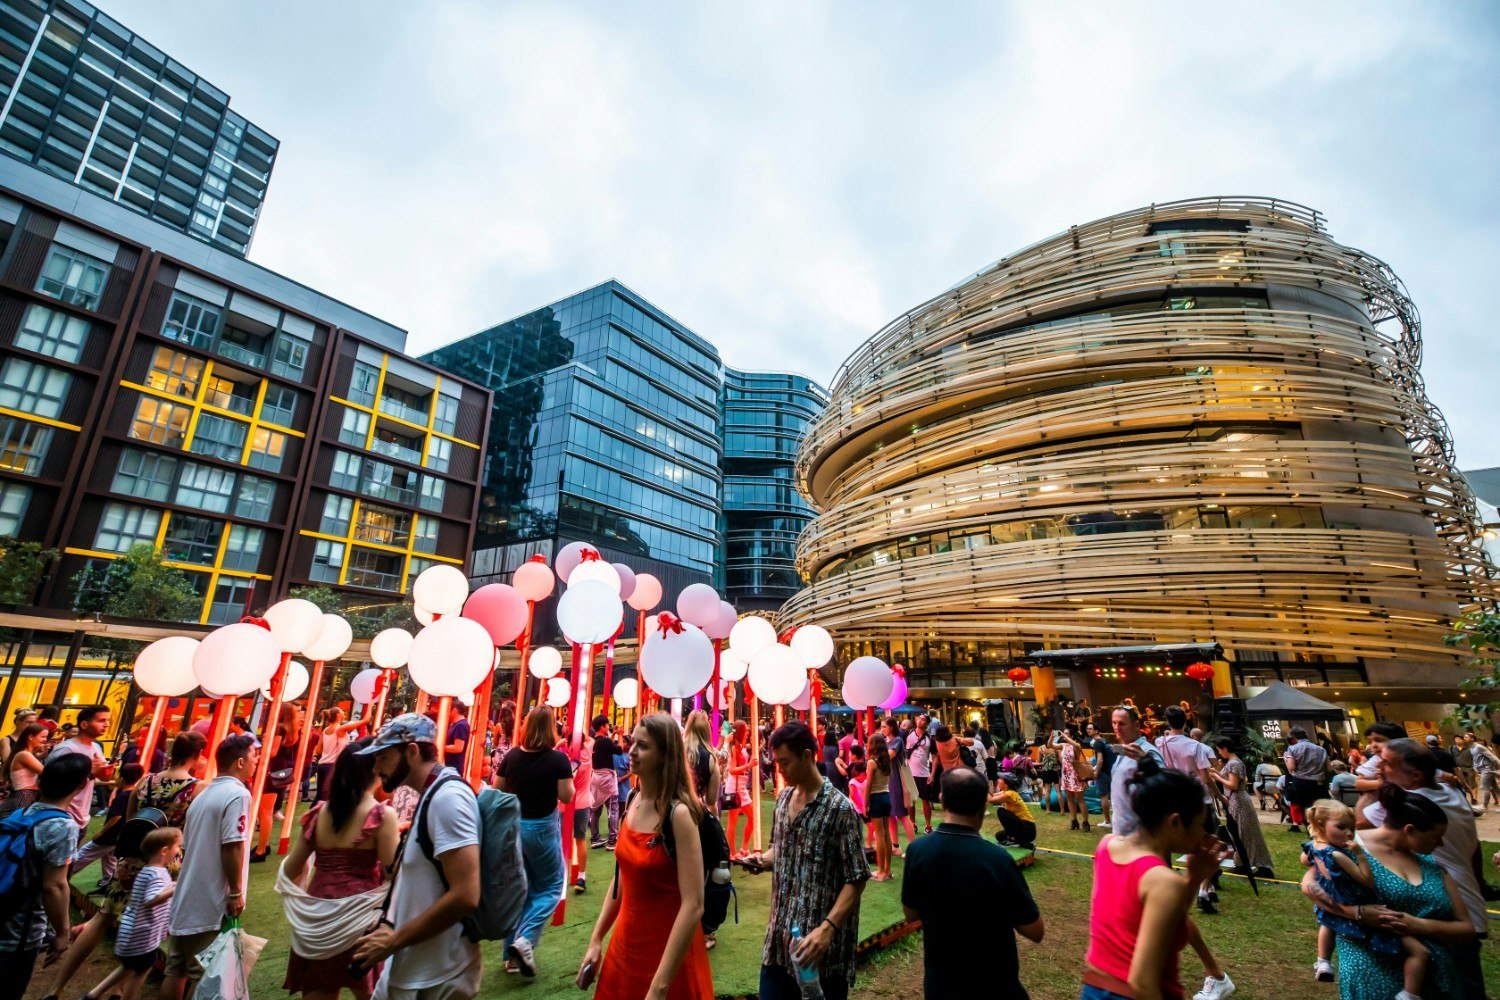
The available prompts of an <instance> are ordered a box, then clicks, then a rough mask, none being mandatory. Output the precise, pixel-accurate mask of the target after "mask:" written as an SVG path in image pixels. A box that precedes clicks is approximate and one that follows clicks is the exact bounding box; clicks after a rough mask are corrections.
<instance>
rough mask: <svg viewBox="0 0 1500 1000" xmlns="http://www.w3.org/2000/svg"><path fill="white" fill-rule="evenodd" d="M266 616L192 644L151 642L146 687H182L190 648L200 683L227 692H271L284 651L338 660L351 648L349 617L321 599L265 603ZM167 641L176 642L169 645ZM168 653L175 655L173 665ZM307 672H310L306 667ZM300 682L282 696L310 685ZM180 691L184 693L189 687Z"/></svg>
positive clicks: (288, 686) (294, 695) (285, 689)
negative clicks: (330, 610)
mask: <svg viewBox="0 0 1500 1000" xmlns="http://www.w3.org/2000/svg"><path fill="white" fill-rule="evenodd" d="M265 621H266V622H267V624H269V625H270V628H269V629H268V628H264V627H262V626H260V625H257V624H254V623H252V622H235V623H234V624H232V625H225V626H222V627H221V628H217V629H214V630H213V631H212V632H210V633H209V634H208V635H207V636H205V637H204V639H203V641H202V642H195V643H194V645H193V646H192V647H188V646H186V645H185V643H186V642H193V640H191V639H184V638H183V637H181V636H174V637H170V638H168V639H162V640H159V641H158V642H155V643H152V644H151V645H150V646H148V647H146V649H143V650H142V651H141V657H143V658H144V659H145V661H146V671H145V679H144V680H142V687H143V689H145V690H148V691H150V687H148V685H153V684H154V685H158V686H160V685H161V684H163V683H166V684H167V686H171V687H181V685H182V684H183V683H185V682H186V680H187V676H186V674H185V673H184V672H183V670H182V665H183V663H184V661H185V657H186V654H187V653H188V652H189V650H191V658H190V660H186V662H188V663H189V665H190V669H191V672H192V676H193V679H194V680H195V681H196V682H197V683H196V686H198V687H201V688H203V690H204V692H205V693H209V692H212V693H213V694H215V695H216V696H219V697H226V698H228V697H239V696H240V695H245V694H249V693H250V692H252V691H258V690H264V691H267V692H269V690H270V683H271V680H272V678H273V677H275V675H276V671H277V669H278V668H279V667H280V666H281V657H282V654H289V653H301V654H303V655H305V656H307V657H308V658H309V659H314V660H336V659H338V658H339V657H341V656H343V655H344V653H346V652H348V649H349V644H350V642H351V641H352V639H353V633H352V631H351V630H350V628H349V623H348V622H346V621H344V619H342V618H340V617H339V616H338V615H325V614H324V613H323V612H322V611H321V610H319V608H318V606H317V605H316V604H314V603H312V602H311V601H304V600H301V599H300V598H291V599H289V600H285V601H280V602H278V603H276V604H273V605H271V606H270V607H269V608H267V609H266V614H265ZM167 643H171V645H170V646H168V645H165V644H167ZM148 654H150V655H148ZM163 657H165V658H166V660H170V661H171V664H172V667H171V669H170V670H169V669H168V668H167V666H166V665H165V660H162V658H163ZM302 672H303V674H305V673H306V668H305V667H304V668H302ZM294 675H295V671H294V670H292V669H291V665H290V664H289V665H288V677H287V680H288V681H291V680H292V679H293V677H294ZM165 677H170V680H169V681H163V680H162V679H161V678H165ZM301 686H302V690H301V691H297V692H296V693H292V691H291V689H292V688H294V687H295V685H294V684H284V685H283V691H282V698H283V699H284V700H286V701H291V700H292V699H294V698H297V697H300V696H301V694H302V693H304V692H305V691H306V689H307V680H306V679H305V678H304V679H303V680H302V681H301ZM189 690H191V688H190V689H189ZM151 693H156V692H151ZM177 693H178V694H185V693H186V691H178V692H177Z"/></svg>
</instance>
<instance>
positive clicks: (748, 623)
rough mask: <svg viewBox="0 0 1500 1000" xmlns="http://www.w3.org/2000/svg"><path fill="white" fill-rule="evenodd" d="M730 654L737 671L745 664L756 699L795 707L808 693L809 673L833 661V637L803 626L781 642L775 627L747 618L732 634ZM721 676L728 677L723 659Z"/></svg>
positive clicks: (760, 619)
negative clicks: (785, 641)
mask: <svg viewBox="0 0 1500 1000" xmlns="http://www.w3.org/2000/svg"><path fill="white" fill-rule="evenodd" d="M729 653H730V656H731V660H730V662H731V663H732V664H733V667H734V669H735V670H738V669H739V665H740V664H742V663H743V664H745V665H746V668H745V669H746V676H748V677H749V680H750V689H751V690H752V691H754V692H755V696H756V697H757V698H759V699H760V700H761V701H763V702H765V703H767V704H770V705H793V704H795V703H796V701H797V700H798V699H799V698H800V697H801V696H802V695H803V693H804V692H806V691H808V690H809V678H808V675H807V672H808V671H809V670H816V669H817V668H818V667H821V666H823V665H824V664H826V663H827V662H828V661H829V660H831V659H833V637H832V636H830V635H829V634H828V631H827V630H826V629H824V628H822V627H821V626H818V625H804V626H802V627H801V628H799V629H797V631H796V632H794V633H792V636H791V639H790V640H789V641H788V642H787V643H781V642H778V641H777V636H776V626H774V625H772V624H771V623H770V622H769V621H767V620H766V619H764V618H758V617H755V616H753V615H747V616H746V617H744V618H741V619H740V620H739V621H738V622H737V623H735V626H734V628H733V629H731V630H730V632H729ZM719 673H720V675H721V676H728V675H727V674H726V673H725V661H724V660H723V659H722V658H721V660H720V663H719Z"/></svg>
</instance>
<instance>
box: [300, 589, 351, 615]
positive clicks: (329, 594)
mask: <svg viewBox="0 0 1500 1000" xmlns="http://www.w3.org/2000/svg"><path fill="white" fill-rule="evenodd" d="M286 596H287V597H292V598H297V599H299V600H303V601H311V602H312V603H314V604H316V605H317V606H318V610H319V611H321V612H323V613H324V614H325V615H337V614H342V613H343V609H344V598H343V596H342V595H340V594H339V592H338V591H337V590H334V589H333V588H332V587H325V586H323V585H321V584H313V585H310V586H307V587H293V588H292V589H291V590H289V591H288V592H287V595H286Z"/></svg>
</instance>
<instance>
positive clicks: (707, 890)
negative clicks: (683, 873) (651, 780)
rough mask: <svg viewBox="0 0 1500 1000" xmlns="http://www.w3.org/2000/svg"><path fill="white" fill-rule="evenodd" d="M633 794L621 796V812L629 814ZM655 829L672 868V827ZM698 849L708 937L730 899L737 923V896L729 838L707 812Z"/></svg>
mask: <svg viewBox="0 0 1500 1000" xmlns="http://www.w3.org/2000/svg"><path fill="white" fill-rule="evenodd" d="M637 794H639V790H638V789H634V788H632V789H631V790H630V794H629V795H627V796H626V797H625V811H629V809H630V803H631V802H632V801H634V800H635V797H636V795H637ZM625 811H622V812H621V814H620V822H622V823H623V822H625V817H624V812H625ZM658 830H659V831H660V834H661V846H663V847H665V848H666V849H667V857H669V858H671V859H672V863H673V864H674V865H675V864H676V863H677V839H676V837H677V835H676V834H675V833H673V831H672V824H671V823H663V824H662V825H661V826H660V827H658ZM698 848H699V850H700V851H702V852H703V920H702V924H703V933H705V934H712V933H713V932H714V931H716V930H718V929H719V927H720V926H722V925H723V923H724V921H725V920H726V919H728V917H729V900H730V897H733V898H734V922H735V923H739V922H740V897H739V893H737V892H736V891H735V888H734V883H733V882H732V881H731V880H730V877H729V838H727V837H725V836H724V826H723V824H721V823H720V822H719V817H717V816H715V815H714V814H713V813H711V812H704V814H703V819H702V820H701V821H700V822H699V823H698ZM715 873H717V876H716V874H715ZM721 879H722V881H720V880H721ZM614 892H615V895H616V896H618V895H619V894H620V881H619V878H618V877H617V878H616V879H615V885H614Z"/></svg>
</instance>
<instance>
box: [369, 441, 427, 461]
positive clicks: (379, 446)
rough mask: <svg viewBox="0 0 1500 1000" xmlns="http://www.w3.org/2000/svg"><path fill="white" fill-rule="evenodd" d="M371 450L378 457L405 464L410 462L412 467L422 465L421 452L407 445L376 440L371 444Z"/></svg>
mask: <svg viewBox="0 0 1500 1000" xmlns="http://www.w3.org/2000/svg"><path fill="white" fill-rule="evenodd" d="M370 450H371V451H373V452H375V454H377V455H386V456H388V457H390V458H397V459H400V460H401V461H403V462H410V463H411V464H412V465H421V464H422V452H421V451H419V450H418V449H416V448H408V447H406V446H405V445H400V444H397V443H396V442H394V441H382V440H381V439H380V438H376V439H375V440H374V441H373V442H371V443H370Z"/></svg>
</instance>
